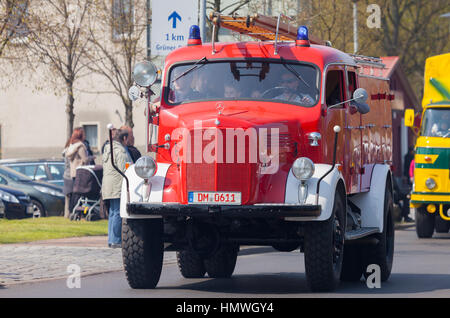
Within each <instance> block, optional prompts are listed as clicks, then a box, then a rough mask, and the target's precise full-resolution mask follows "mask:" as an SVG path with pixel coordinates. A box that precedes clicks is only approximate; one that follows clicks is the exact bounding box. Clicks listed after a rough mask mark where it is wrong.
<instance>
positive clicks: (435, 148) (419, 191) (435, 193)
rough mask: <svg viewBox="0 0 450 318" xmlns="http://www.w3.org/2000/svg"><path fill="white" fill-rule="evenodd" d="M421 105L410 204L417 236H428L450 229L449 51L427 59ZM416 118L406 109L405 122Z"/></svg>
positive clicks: (409, 124)
mask: <svg viewBox="0 0 450 318" xmlns="http://www.w3.org/2000/svg"><path fill="white" fill-rule="evenodd" d="M422 108H423V112H422V117H421V122H420V128H419V132H418V138H417V141H416V145H415V156H414V182H413V188H412V193H411V201H410V206H411V207H412V208H414V209H415V218H416V232H417V236H418V237H419V238H429V237H431V236H433V233H434V230H436V232H438V233H447V232H448V231H449V229H450V210H449V209H450V53H447V54H442V55H437V56H432V57H429V58H428V59H427V60H426V63H425V86H424V95H423V100H422ZM414 119H415V114H414V110H413V109H407V110H406V111H405V125H406V126H408V127H412V128H413V126H414Z"/></svg>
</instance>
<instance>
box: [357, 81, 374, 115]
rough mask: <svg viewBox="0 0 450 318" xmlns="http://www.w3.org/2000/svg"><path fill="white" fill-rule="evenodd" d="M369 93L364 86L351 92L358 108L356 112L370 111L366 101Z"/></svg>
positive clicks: (365, 112) (364, 112)
mask: <svg viewBox="0 0 450 318" xmlns="http://www.w3.org/2000/svg"><path fill="white" fill-rule="evenodd" d="M368 97H369V95H368V94H367V91H366V90H365V89H364V88H361V87H360V88H357V89H356V90H355V91H354V92H353V101H354V102H355V106H356V108H357V109H358V112H360V113H361V114H367V113H368V112H369V111H370V107H369V105H367V103H366V101H367V98H368Z"/></svg>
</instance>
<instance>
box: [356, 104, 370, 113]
mask: <svg viewBox="0 0 450 318" xmlns="http://www.w3.org/2000/svg"><path fill="white" fill-rule="evenodd" d="M353 105H354V106H355V107H356V109H357V110H358V112H359V113H361V114H363V115H364V114H367V113H368V112H370V107H369V105H367V104H366V103H353Z"/></svg>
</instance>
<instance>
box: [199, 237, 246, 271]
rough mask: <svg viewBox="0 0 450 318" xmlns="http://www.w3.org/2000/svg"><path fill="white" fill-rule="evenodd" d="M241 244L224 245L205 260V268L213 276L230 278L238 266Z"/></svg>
mask: <svg viewBox="0 0 450 318" xmlns="http://www.w3.org/2000/svg"><path fill="white" fill-rule="evenodd" d="M238 253H239V246H238V245H234V244H227V245H222V246H221V247H220V248H219V249H218V250H217V251H216V252H215V253H214V254H213V255H212V256H211V257H209V258H206V259H205V260H204V264H205V269H206V271H207V272H208V276H209V277H211V278H228V277H231V275H233V272H234V268H235V267H236V260H237V255H238Z"/></svg>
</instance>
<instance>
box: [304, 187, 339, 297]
mask: <svg viewBox="0 0 450 318" xmlns="http://www.w3.org/2000/svg"><path fill="white" fill-rule="evenodd" d="M344 233H345V205H344V199H343V195H342V194H340V193H339V191H336V194H335V197H334V205H333V212H332V214H331V217H330V218H329V219H328V220H326V221H319V222H310V223H309V224H307V225H306V227H305V251H304V253H305V270H306V279H307V283H308V287H309V288H310V289H311V290H312V291H313V292H324V291H331V290H334V289H335V288H336V287H337V285H338V284H339V279H340V276H341V270H342V263H343V259H344V257H343V255H344Z"/></svg>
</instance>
